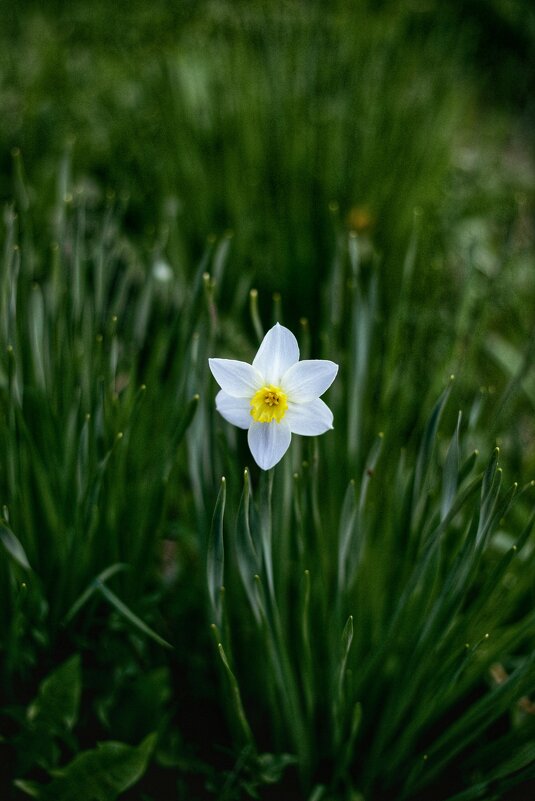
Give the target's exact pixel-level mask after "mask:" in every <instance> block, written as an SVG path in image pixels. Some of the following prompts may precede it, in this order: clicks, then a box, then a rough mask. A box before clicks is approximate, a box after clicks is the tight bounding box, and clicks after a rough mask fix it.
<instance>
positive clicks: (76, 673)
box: [27, 654, 82, 734]
mask: <svg viewBox="0 0 535 801" xmlns="http://www.w3.org/2000/svg"><path fill="white" fill-rule="evenodd" d="M81 683H82V679H81V670H80V655H79V654H74V656H72V657H71V658H70V659H68V660H67V661H66V662H64V663H63V664H62V665H61V666H60V667H59V668H57V670H54V671H53V673H50V675H48V676H47V677H46V679H44V681H43V682H42V683H41V685H40V687H39V691H38V693H37V697H36V698H35V700H34V701H33V702H32V703H31V704H30V706H29V707H28V710H27V717H28V721H29V722H30V723H31V724H33V725H34V726H38V727H40V728H46V729H47V730H48V733H49V734H50V733H51V732H62V731H64V730H65V729H67V730H68V731H70V730H71V729H72V727H73V726H74V724H75V723H76V721H77V719H78V708H79V705H80V692H81Z"/></svg>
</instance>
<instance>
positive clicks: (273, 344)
mask: <svg viewBox="0 0 535 801" xmlns="http://www.w3.org/2000/svg"><path fill="white" fill-rule="evenodd" d="M297 361H299V345H298V344H297V339H296V338H295V337H294V335H293V334H292V332H291V331H289V330H288V329H287V328H285V327H284V326H283V325H280V324H279V323H277V324H276V325H274V326H273V328H270V329H269V331H268V332H267V334H266V336H265V337H264V339H263V340H262V344H261V345H260V347H259V348H258V353H257V354H256V356H255V357H254V359H253V367H254V368H255V369H256V370H258V372H259V373H260V374H261V375H262V377H263V378H264V383H266V384H275V386H279V384H280V380H281V378H282V376H283V375H284V373H285V372H286V370H288V368H289V367H291V366H292V364H295V363H296V362H297Z"/></svg>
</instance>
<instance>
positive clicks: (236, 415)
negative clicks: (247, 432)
mask: <svg viewBox="0 0 535 801" xmlns="http://www.w3.org/2000/svg"><path fill="white" fill-rule="evenodd" d="M215 407H216V409H217V411H218V412H219V414H220V415H221V417H224V418H225V420H226V421H227V422H228V423H232V425H233V426H238V428H249V426H250V425H251V423H252V422H253V418H252V417H251V402H250V400H249V398H233V397H232V396H231V395H227V393H226V392H225V391H224V390H221V391H220V392H218V393H217V395H216V399H215Z"/></svg>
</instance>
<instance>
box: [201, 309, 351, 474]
mask: <svg viewBox="0 0 535 801" xmlns="http://www.w3.org/2000/svg"><path fill="white" fill-rule="evenodd" d="M208 361H209V364H210V370H211V371H212V375H213V376H214V378H215V380H216V381H217V383H218V384H219V386H220V387H221V391H220V392H218V394H217V396H216V401H215V402H216V409H217V411H218V412H219V414H220V415H221V416H222V417H224V418H225V420H227V421H228V422H229V423H232V425H235V426H238V428H243V429H247V431H248V437H247V438H248V442H249V448H250V449H251V453H252V454H253V457H254V460H255V462H256V463H257V465H258V466H259V467H261V468H262V470H269V469H270V468H271V467H273V466H274V465H276V464H277V462H279V461H280V460H281V459H282V457H283V456H284V454H285V453H286V451H287V450H288V448H289V446H290V441H291V439H292V434H301V435H304V436H316V435H317V434H324V433H325V432H326V431H328V430H329V429H330V428H332V427H333V425H332V424H333V415H332V412H331V410H330V409H329V407H328V406H327V405H326V404H325V403H324V402H323V401H322V400H321V399H320V395H323V393H324V392H325V391H326V390H327V389H328V388H329V387H330V386H331V384H332V382H333V381H334V379H335V377H336V373H337V372H338V365H337V364H335V363H334V362H330V361H327V360H326V359H306V360H303V361H299V346H298V344H297V340H296V338H295V337H294V335H293V334H292V332H291V331H289V330H288V329H287V328H284V326H282V325H279V323H277V324H276V325H275V326H273V328H271V329H270V330H269V331H268V332H267V334H266V335H265V337H264V339H263V340H262V344H261V345H260V348H259V349H258V353H257V354H256V356H255V357H254V359H253V363H252V364H247V362H239V361H235V360H233V359H209V360H208Z"/></svg>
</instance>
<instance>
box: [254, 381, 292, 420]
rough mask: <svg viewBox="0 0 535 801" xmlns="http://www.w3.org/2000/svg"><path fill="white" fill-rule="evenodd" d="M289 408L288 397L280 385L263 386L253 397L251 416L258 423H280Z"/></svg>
mask: <svg viewBox="0 0 535 801" xmlns="http://www.w3.org/2000/svg"><path fill="white" fill-rule="evenodd" d="M287 409H288V398H287V397H286V394H285V393H284V392H283V391H282V389H281V388H280V387H274V386H272V385H271V384H270V385H269V386H266V387H262V389H259V390H258V392H255V394H254V395H253V397H252V398H251V417H252V418H253V420H256V422H257V423H271V422H272V421H273V420H276V421H277V423H280V421H281V420H282V418H283V417H284V415H285V414H286V410H287Z"/></svg>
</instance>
